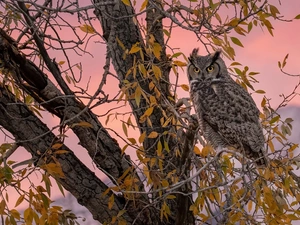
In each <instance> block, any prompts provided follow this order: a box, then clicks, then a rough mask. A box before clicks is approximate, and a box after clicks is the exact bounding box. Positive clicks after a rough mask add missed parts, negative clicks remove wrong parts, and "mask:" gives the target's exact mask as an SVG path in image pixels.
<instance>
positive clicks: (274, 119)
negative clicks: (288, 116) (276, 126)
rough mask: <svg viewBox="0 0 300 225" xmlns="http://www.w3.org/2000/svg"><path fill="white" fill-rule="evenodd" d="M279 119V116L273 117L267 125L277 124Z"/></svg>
mask: <svg viewBox="0 0 300 225" xmlns="http://www.w3.org/2000/svg"><path fill="white" fill-rule="evenodd" d="M279 119H280V116H279V115H278V116H275V117H273V118H272V119H271V120H270V121H269V123H270V124H273V123H275V122H277V121H278V120H279Z"/></svg>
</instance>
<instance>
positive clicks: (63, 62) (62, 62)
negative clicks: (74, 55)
mask: <svg viewBox="0 0 300 225" xmlns="http://www.w3.org/2000/svg"><path fill="white" fill-rule="evenodd" d="M65 62H66V61H59V62H58V63H57V64H58V65H60V66H61V65H63V64H65Z"/></svg>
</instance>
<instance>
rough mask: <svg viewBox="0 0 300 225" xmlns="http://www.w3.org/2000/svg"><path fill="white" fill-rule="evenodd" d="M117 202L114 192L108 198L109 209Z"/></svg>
mask: <svg viewBox="0 0 300 225" xmlns="http://www.w3.org/2000/svg"><path fill="white" fill-rule="evenodd" d="M114 202H115V196H114V194H112V195H111V196H110V197H109V198H108V209H112V207H113V205H114Z"/></svg>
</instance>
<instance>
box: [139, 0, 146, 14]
mask: <svg viewBox="0 0 300 225" xmlns="http://www.w3.org/2000/svg"><path fill="white" fill-rule="evenodd" d="M147 4H148V0H145V1H144V2H143V4H142V6H141V9H140V12H141V11H143V10H144V9H145V8H146V6H147Z"/></svg>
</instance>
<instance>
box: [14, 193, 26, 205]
mask: <svg viewBox="0 0 300 225" xmlns="http://www.w3.org/2000/svg"><path fill="white" fill-rule="evenodd" d="M24 198H25V195H20V197H19V198H18V200H17V201H16V204H15V207H17V206H18V205H20V204H21V203H22V202H23V200H24Z"/></svg>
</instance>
